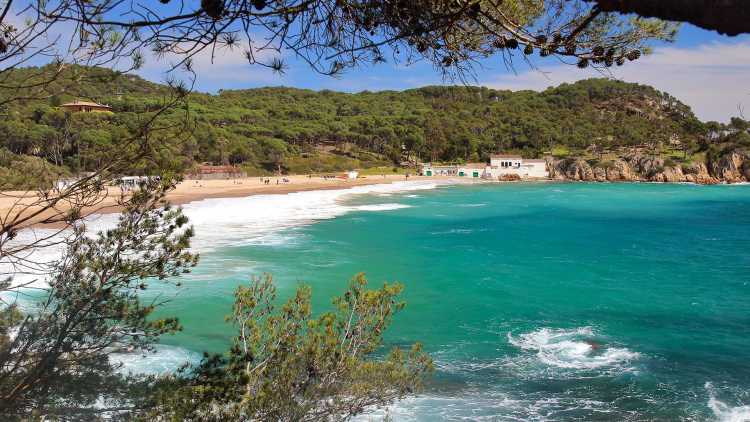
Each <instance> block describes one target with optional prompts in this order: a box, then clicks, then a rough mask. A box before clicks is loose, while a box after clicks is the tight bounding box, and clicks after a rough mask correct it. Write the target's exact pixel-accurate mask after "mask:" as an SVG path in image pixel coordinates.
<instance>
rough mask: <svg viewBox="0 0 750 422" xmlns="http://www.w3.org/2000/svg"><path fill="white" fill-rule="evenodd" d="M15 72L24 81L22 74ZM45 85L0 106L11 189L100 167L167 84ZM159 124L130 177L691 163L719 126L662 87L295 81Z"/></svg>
mask: <svg viewBox="0 0 750 422" xmlns="http://www.w3.org/2000/svg"><path fill="white" fill-rule="evenodd" d="M15 72H16V75H15V77H17V78H19V79H22V78H23V77H24V72H25V71H24V70H23V69H21V70H18V71H15ZM71 79H72V81H71ZM50 92H56V93H57V92H63V94H61V95H54V96H49V97H46V98H38V99H30V100H26V101H24V102H22V103H18V102H15V103H11V104H8V105H5V106H3V108H2V109H0V114H1V115H2V116H3V118H2V120H1V121H0V148H1V149H2V153H1V154H0V166H2V167H4V169H0V176H2V177H3V179H5V180H6V184H8V183H9V182H7V181H8V180H11V179H12V180H16V182H13V183H10V184H14V185H18V184H19V182H18V181H17V179H18V177H17V176H18V175H17V174H16V175H15V176H14V175H13V168H16V167H19V163H22V164H23V168H24V169H25V170H24V172H25V173H26V174H28V172H29V169H30V168H31V169H34V168H36V167H45V168H52V169H53V171H52V172H53V173H54V174H58V173H62V174H65V173H75V172H78V171H86V170H90V169H92V168H95V167H96V166H97V163H98V161H99V160H100V159H101V157H102V156H104V155H105V154H110V153H113V151H114V152H116V151H117V148H118V146H119V145H120V144H121V143H122V142H123V140H124V139H127V138H128V137H129V136H132V134H133V133H134V131H136V130H137V129H138V128H139V126H140V125H141V124H142V122H143V120H144V119H145V118H147V116H149V113H148V112H149V111H155V110H158V109H159V108H160V107H161V106H162V105H163V104H164V103H165V102H166V101H167V98H168V97H169V89H168V87H166V86H164V85H159V84H154V83H151V82H148V81H145V80H143V79H141V78H139V77H137V76H133V75H118V74H116V73H114V72H112V71H110V70H107V69H100V68H80V67H75V68H71V69H70V70H69V71H68V73H67V74H66V75H64V77H61V78H60V82H56V85H55V86H53V87H50ZM74 99H85V100H93V101H97V102H100V103H104V104H109V105H111V106H112V110H113V113H112V114H106V113H70V112H65V111H63V110H62V109H60V108H59V107H58V106H59V105H60V104H61V103H63V102H66V101H70V100H74ZM160 122H161V123H160V124H161V126H162V127H168V129H165V130H163V131H162V132H161V133H159V134H158V135H157V136H159V137H161V140H162V141H161V142H159V143H158V144H159V147H158V149H159V151H158V154H156V158H155V159H151V160H149V161H148V162H140V163H134V164H133V169H132V171H133V173H148V172H153V171H156V169H157V168H159V169H161V168H169V169H174V170H177V171H184V170H185V169H188V168H190V167H191V166H193V165H194V164H195V163H197V162H213V163H217V164H220V163H230V164H235V165H239V166H242V167H243V168H244V169H246V170H247V171H248V172H249V173H250V174H264V173H269V172H273V171H277V170H278V169H281V171H283V172H290V173H302V172H320V171H334V170H339V169H344V168H348V167H371V166H397V165H401V164H405V163H407V162H416V161H420V160H421V161H476V160H483V159H486V158H487V156H488V155H490V154H492V153H496V152H501V151H502V152H517V153H520V154H522V155H523V156H525V157H539V156H543V155H545V154H555V155H558V156H559V155H567V154H578V153H583V152H584V151H586V149H587V148H588V147H590V146H591V145H596V147H597V148H599V149H604V150H612V149H615V148H616V147H622V146H632V145H641V144H646V145H649V146H652V147H653V148H658V147H659V146H662V145H672V146H674V145H680V146H681V148H682V149H684V150H685V151H684V152H685V153H684V157H685V158H687V157H688V156H689V154H688V153H690V154H692V153H693V152H695V151H697V150H699V149H701V143H703V144H705V140H706V139H707V137H706V135H707V133H708V130H709V129H710V128H713V130H714V131H717V130H720V129H721V128H719V127H714V126H715V125H713V126H712V125H708V126H706V125H705V124H704V123H702V122H700V121H699V120H698V119H697V118H696V117H695V116H694V114H693V113H692V111H691V110H690V108H689V107H688V106H686V105H685V104H682V103H681V102H679V101H678V100H677V99H675V98H674V97H672V96H670V95H669V94H667V93H662V92H659V91H657V90H655V89H653V88H651V87H648V86H644V85H638V84H630V83H623V82H618V81H612V80H607V79H589V80H585V81H580V82H577V83H574V84H563V85H561V86H559V87H556V88H550V89H547V90H545V91H543V92H534V91H517V92H512V91H507V90H497V89H489V88H484V87H481V88H480V87H463V86H461V87H455V86H454V87H444V86H430V87H424V88H419V89H413V90H407V91H402V92H396V91H381V92H367V91H365V92H361V93H356V94H348V93H340V92H333V91H319V92H316V91H310V90H302V89H294V88H260V89H249V90H230V91H220V92H219V93H218V94H216V95H209V94H202V93H192V94H190V95H189V101H188V102H187V104H186V105H180V106H179V107H176V108H174V109H171V110H169V111H168V112H167V113H165V114H163V116H161V117H160ZM183 129H187V131H186V132H185V131H183ZM703 148H704V149H705V145H703ZM590 149H591V148H589V150H590ZM50 165H52V166H53V167H50ZM19 168H20V167H19ZM14 177H15V178H14Z"/></svg>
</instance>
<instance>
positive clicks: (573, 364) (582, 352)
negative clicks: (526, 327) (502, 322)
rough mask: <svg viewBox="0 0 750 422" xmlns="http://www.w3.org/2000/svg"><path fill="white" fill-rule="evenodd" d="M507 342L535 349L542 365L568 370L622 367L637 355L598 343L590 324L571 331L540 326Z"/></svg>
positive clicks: (526, 348)
mask: <svg viewBox="0 0 750 422" xmlns="http://www.w3.org/2000/svg"><path fill="white" fill-rule="evenodd" d="M508 342H510V344H512V345H514V346H516V347H518V348H520V349H523V350H531V351H536V357H537V359H538V360H539V361H540V362H542V363H543V364H545V365H549V366H553V367H557V368H568V369H598V368H606V367H621V366H622V365H624V364H628V363H630V362H632V361H634V360H636V359H638V358H639V357H640V355H639V354H638V353H637V352H632V351H630V350H628V349H626V348H620V347H608V346H604V345H599V343H598V342H596V341H595V340H594V331H593V329H592V328H591V327H581V328H575V329H572V330H563V329H551V328H542V329H539V330H536V331H533V332H530V333H524V334H520V335H518V336H515V337H514V336H513V335H512V334H511V333H508Z"/></svg>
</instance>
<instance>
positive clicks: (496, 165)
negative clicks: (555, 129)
mask: <svg viewBox="0 0 750 422" xmlns="http://www.w3.org/2000/svg"><path fill="white" fill-rule="evenodd" d="M486 173H487V177H489V178H492V179H495V178H498V177H503V176H508V175H516V176H518V177H520V178H522V179H544V178H547V177H549V171H547V162H546V161H545V160H534V159H524V158H521V157H520V156H518V155H493V156H491V157H490V165H489V166H487V170H486Z"/></svg>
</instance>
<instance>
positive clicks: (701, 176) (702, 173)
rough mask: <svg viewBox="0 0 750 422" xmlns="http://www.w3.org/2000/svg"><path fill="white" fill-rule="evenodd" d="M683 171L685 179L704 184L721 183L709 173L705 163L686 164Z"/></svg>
mask: <svg viewBox="0 0 750 422" xmlns="http://www.w3.org/2000/svg"><path fill="white" fill-rule="evenodd" d="M682 173H683V174H684V175H685V181H686V182H690V183H700V184H703V185H713V184H716V183H719V179H717V178H715V177H713V176H711V175H710V174H709V173H708V168H706V165H705V164H703V163H691V164H684V165H683V166H682Z"/></svg>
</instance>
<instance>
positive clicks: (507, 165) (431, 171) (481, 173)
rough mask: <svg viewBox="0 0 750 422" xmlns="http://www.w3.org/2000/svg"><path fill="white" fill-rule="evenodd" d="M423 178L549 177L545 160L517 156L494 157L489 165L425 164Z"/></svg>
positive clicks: (421, 171)
mask: <svg viewBox="0 0 750 422" xmlns="http://www.w3.org/2000/svg"><path fill="white" fill-rule="evenodd" d="M419 174H420V175H422V176H458V177H472V178H480V177H481V178H483V179H498V178H502V177H506V176H509V175H515V176H518V177H520V178H521V179H544V178H547V177H549V172H548V171H547V163H546V161H545V160H530V159H523V158H521V157H520V156H517V155H493V156H492V157H490V163H489V165H487V164H485V163H467V164H461V165H444V166H440V165H437V166H433V165H432V164H423V165H422V168H421V170H420V172H419Z"/></svg>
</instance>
